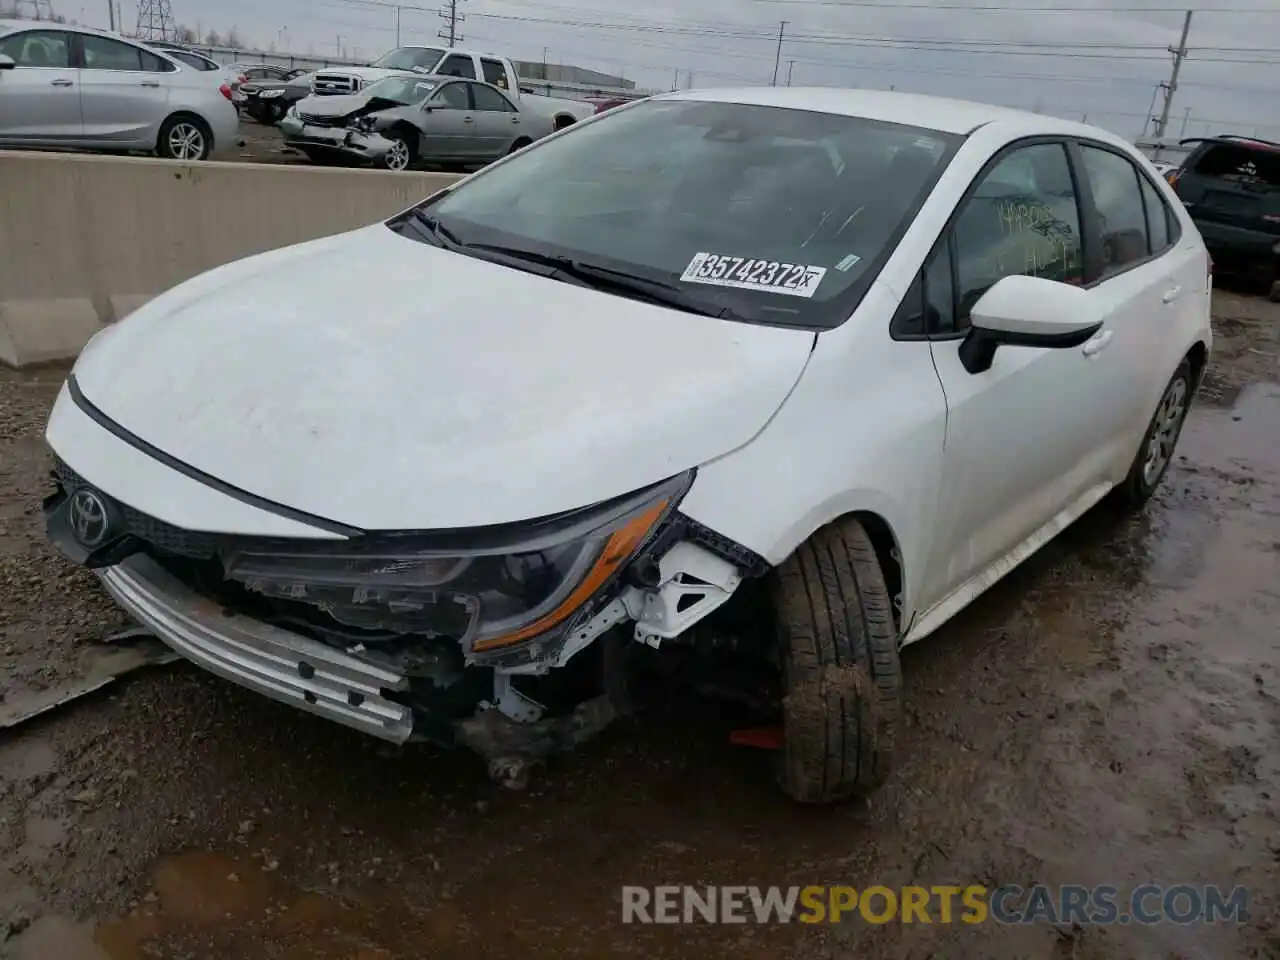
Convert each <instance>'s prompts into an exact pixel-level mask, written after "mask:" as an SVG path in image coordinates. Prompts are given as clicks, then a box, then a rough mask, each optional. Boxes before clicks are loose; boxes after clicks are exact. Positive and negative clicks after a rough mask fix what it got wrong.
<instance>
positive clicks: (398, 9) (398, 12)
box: [396, 5, 400, 47]
mask: <svg viewBox="0 0 1280 960" xmlns="http://www.w3.org/2000/svg"><path fill="white" fill-rule="evenodd" d="M396 46H397V47H398V46H400V7H399V6H398V5H397V6H396Z"/></svg>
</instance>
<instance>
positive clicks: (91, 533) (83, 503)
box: [67, 487, 109, 550]
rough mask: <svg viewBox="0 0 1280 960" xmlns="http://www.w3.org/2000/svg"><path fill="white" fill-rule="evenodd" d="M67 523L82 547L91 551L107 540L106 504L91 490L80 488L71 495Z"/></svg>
mask: <svg viewBox="0 0 1280 960" xmlns="http://www.w3.org/2000/svg"><path fill="white" fill-rule="evenodd" d="M67 521H68V523H69V524H70V525H71V532H72V533H73V534H74V535H75V538H76V540H78V541H79V542H80V545H81V546H82V547H86V548H87V549H90V550H92V549H93V548H94V547H97V546H101V544H102V542H103V541H104V540H106V539H107V529H108V526H109V524H108V522H107V521H108V517H107V504H106V501H104V500H103V499H102V497H100V496H98V494H96V493H95V492H94V491H92V490H89V489H87V488H83V487H82V488H81V489H79V490H77V491H76V492H75V493H73V494H72V495H71V504H70V505H69V506H68V507H67Z"/></svg>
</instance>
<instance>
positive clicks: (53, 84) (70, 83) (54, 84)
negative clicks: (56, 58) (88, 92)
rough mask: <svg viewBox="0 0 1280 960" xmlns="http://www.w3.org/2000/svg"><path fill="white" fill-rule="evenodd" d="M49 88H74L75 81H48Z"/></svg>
mask: <svg viewBox="0 0 1280 960" xmlns="http://www.w3.org/2000/svg"><path fill="white" fill-rule="evenodd" d="M49 86H51V87H74V86H75V81H74V80H52V81H50V82H49Z"/></svg>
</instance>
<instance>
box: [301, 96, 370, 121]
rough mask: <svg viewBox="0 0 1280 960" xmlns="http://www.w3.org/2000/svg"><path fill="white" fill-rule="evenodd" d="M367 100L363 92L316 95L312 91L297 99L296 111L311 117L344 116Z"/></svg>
mask: <svg viewBox="0 0 1280 960" xmlns="http://www.w3.org/2000/svg"><path fill="white" fill-rule="evenodd" d="M368 102H369V97H368V96H367V95H365V94H363V93H352V94H344V95H340V96H339V95H334V96H327V97H320V96H316V95H315V94H314V93H313V94H311V95H310V96H306V97H303V98H302V99H301V100H299V101H298V112H299V113H305V114H307V115H308V116H312V117H345V116H346V115H347V114H348V113H351V112H352V111H353V110H359V109H360V108H361V107H363V106H364V105H365V104H366V103H368Z"/></svg>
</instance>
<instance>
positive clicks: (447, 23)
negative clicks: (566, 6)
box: [166, 0, 467, 47]
mask: <svg viewBox="0 0 1280 960" xmlns="http://www.w3.org/2000/svg"><path fill="white" fill-rule="evenodd" d="M166 2H167V0H166ZM462 2H463V0H447V2H446V3H445V5H444V6H443V7H441V8H440V19H441V20H443V21H444V26H443V27H441V28H440V29H439V30H438V31H437V32H436V36H438V37H439V38H440V39H441V40H448V41H449V46H451V47H453V46H457V45H458V44H459V43H461V42H462V31H461V30H459V29H458V25H459V24H460V23H462V21H463V20H465V19H467V18H466V16H465V15H464V14H461V13H459V12H458V4H459V3H462Z"/></svg>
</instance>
